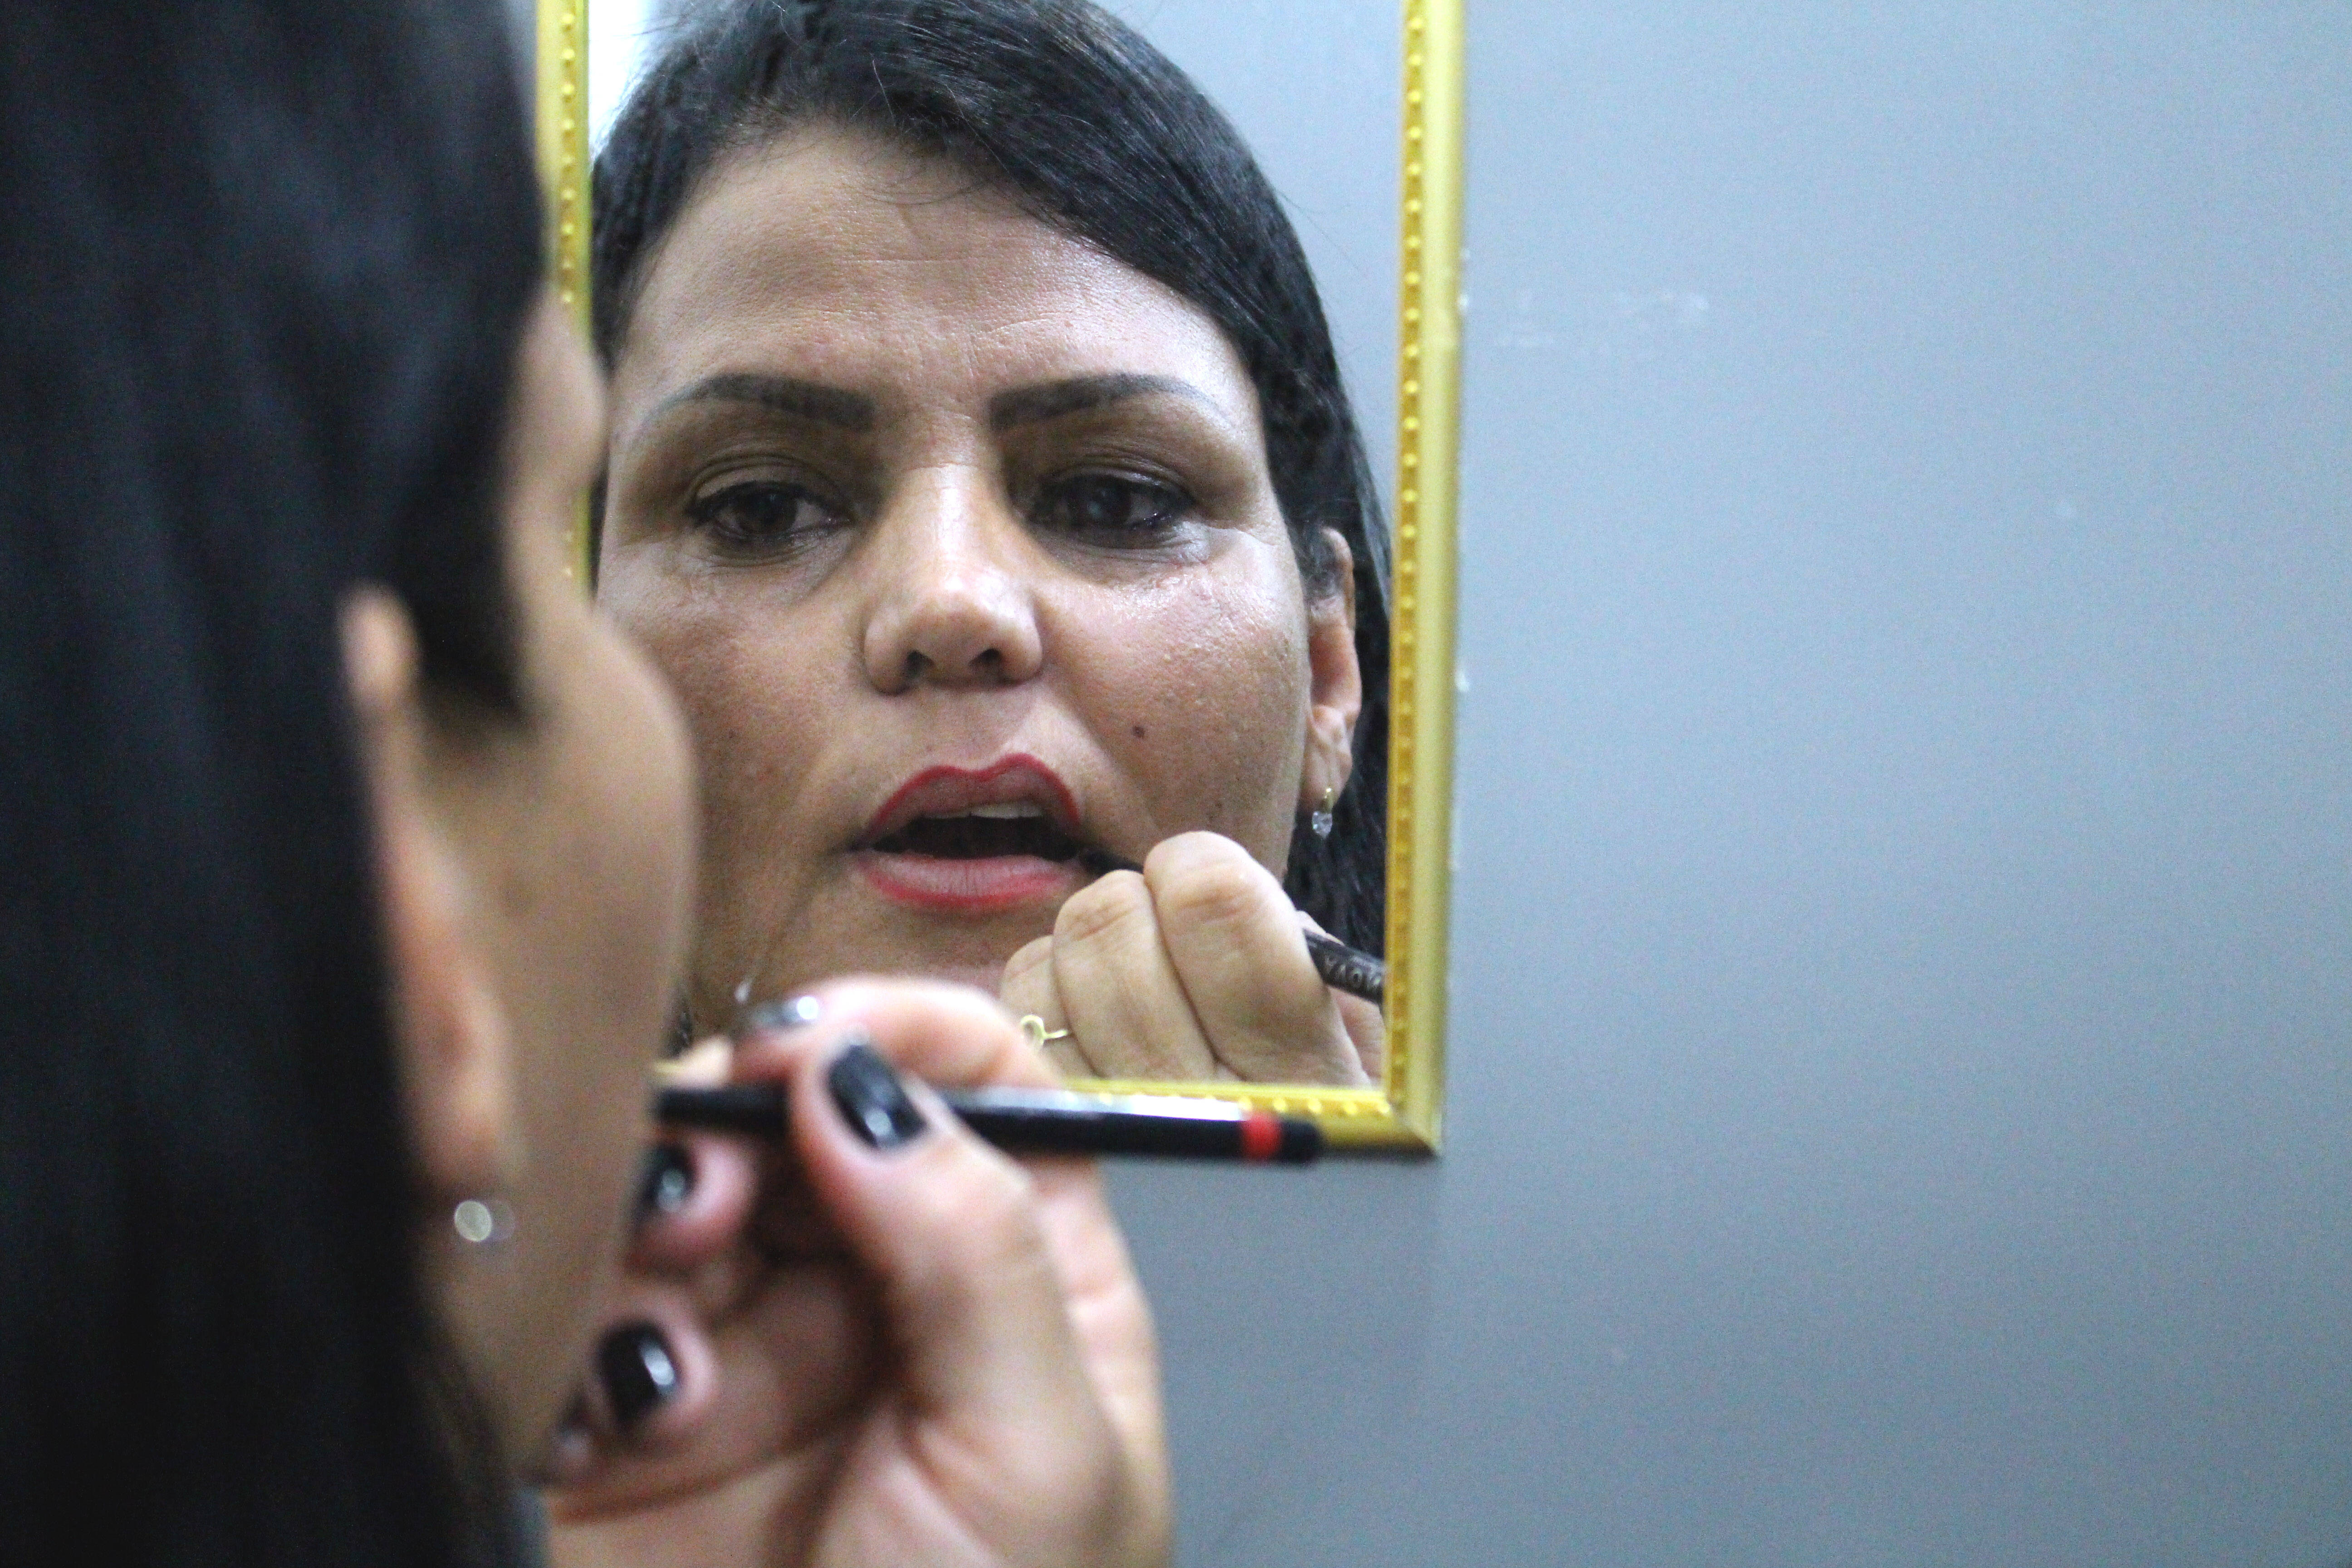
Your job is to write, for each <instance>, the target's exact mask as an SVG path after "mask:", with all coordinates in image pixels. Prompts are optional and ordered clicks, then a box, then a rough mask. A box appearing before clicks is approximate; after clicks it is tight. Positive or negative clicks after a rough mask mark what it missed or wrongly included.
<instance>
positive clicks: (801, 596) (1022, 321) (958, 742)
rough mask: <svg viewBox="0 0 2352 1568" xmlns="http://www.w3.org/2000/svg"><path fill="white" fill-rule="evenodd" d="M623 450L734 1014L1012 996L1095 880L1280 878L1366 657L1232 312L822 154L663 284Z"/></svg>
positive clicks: (631, 609)
mask: <svg viewBox="0 0 2352 1568" xmlns="http://www.w3.org/2000/svg"><path fill="white" fill-rule="evenodd" d="M613 428H614V443H613V452H612V460H611V468H610V472H609V490H608V497H607V502H606V509H607V510H606V514H605V524H604V546H603V551H604V553H603V559H602V563H601V570H602V586H601V589H600V593H601V595H602V596H603V598H604V602H605V603H606V605H608V606H609V607H610V609H611V610H612V612H613V613H614V615H615V616H618V618H619V619H620V621H621V623H622V624H623V625H624V626H626V627H627V628H628V629H629V630H631V631H632V632H634V633H635V635H636V636H637V637H639V638H640V639H641V640H642V641H643V643H644V645H645V646H646V647H647V648H648V649H649V650H650V651H651V652H652V654H653V656H654V658H655V659H656V662H657V663H658V664H659V665H661V666H662V668H664V669H665V670H666V671H667V673H668V675H669V676H670V678H671V679H672V681H673V682H674V683H675V685H676V687H677V690H678V692H679V695H680V696H681V698H682V699H683V700H684V702H685V705H686V708H687V711H688V721H689V723H690V725H691V727H692V729H693V731H694V733H695V739H696V742H697V744H698V752H699V755H700V759H701V763H702V776H703V789H704V807H705V809H704V821H705V841H704V847H705V859H704V877H703V883H702V887H703V893H702V908H701V911H700V912H701V925H700V935H699V941H700V952H699V955H698V959H697V961H696V963H695V965H694V970H695V973H694V980H693V991H692V996H691V1001H692V1005H693V1007H694V1011H695V1014H696V1016H697V1018H698V1019H699V1020H701V1021H702V1022H704V1023H705V1024H714V1023H716V1022H718V1021H719V1020H721V1019H723V1018H724V1017H725V1016H726V1015H727V1011H728V1009H729V1008H730V1006H731V1005H733V1003H734V1001H735V999H736V994H737V992H738V990H739V987H741V986H744V985H748V986H749V988H750V990H751V993H752V994H762V995H764V994H777V993H780V992H782V991H784V990H786V989H788V988H790V987H792V986H793V985H796V984H802V983H804V982H807V981H810V980H814V979H815V978H818V977H820V976H822V975H824V974H828V973H837V972H840V971H844V970H879V971H888V972H920V973H935V974H945V975H950V976H952V977H955V978H960V979H964V980H968V981H971V982H973V983H976V984H982V985H983V986H987V987H989V988H991V989H993V988H994V986H995V985H996V984H997V981H998V979H999V976H1000V974H1001V972H1002V970H1003V963H1004V961H1005V960H1006V958H1007V957H1009V956H1010V955H1011V954H1012V953H1013V951H1014V950H1015V949H1017V948H1018V947H1020V946H1021V945H1022V944H1023V943H1024V942H1027V941H1029V940H1030V939H1032V938H1034V937H1036V936H1038V935H1041V934H1043V933H1045V932H1047V931H1051V930H1052V929H1053V921H1054V915H1055V910H1057V909H1058V907H1059V906H1060V904H1061V902H1062V900H1064V899H1065V898H1066V897H1067V896H1068V895H1069V894H1070V893H1071V892H1072V891H1074V890H1075V889H1077V888H1078V887H1080V886H1082V885H1084V883H1085V882H1086V881H1087V880H1088V879H1090V877H1091V875H1092V874H1093V872H1092V871H1090V869H1089V868H1088V864H1087V856H1086V855H1085V854H1084V853H1083V852H1084V851H1088V850H1093V851H1100V852H1106V853H1108V854H1109V855H1112V856H1116V857H1119V858H1124V859H1128V860H1140V859H1141V858H1143V856H1144V854H1145V852H1146V851H1148V850H1149V849H1150V847H1152V846H1153V845H1154V844H1156V843H1158V842H1159V841H1160V840H1161V839H1163V838H1166V837H1171V836H1172V835H1174V834H1177V833H1180V832H1183V831H1186V830H1190V829H1195V828H1206V829H1210V830H1213V831H1214V832H1217V833H1220V834H1223V835H1224V836H1226V837H1229V838H1232V839H1234V841H1236V842H1237V843H1239V844H1240V845H1241V846H1242V847H1244V848H1245V849H1247V850H1248V851H1249V852H1250V854H1251V855H1252V856H1253V857H1255V858H1256V859H1258V860H1259V861H1260V862H1261V863H1262V864H1264V865H1265V866H1266V867H1268V868H1272V869H1273V870H1275V871H1276V873H1277V874H1279V872H1280V870H1281V868H1282V867H1283V864H1284V862H1285V859H1286V856H1287V854H1288V849H1289V841H1290V834H1291V830H1292V825H1293V823H1294V821H1295V820H1296V816H1297V812H1298V811H1299V809H1300V807H1301V805H1302V801H1301V797H1300V796H1301V787H1302V767H1303V765H1304V763H1305V759H1306V758H1307V755H1308V753H1309V752H1310V751H1311V749H1312V747H1313V745H1314V744H1315V742H1314V739H1313V736H1312V734H1311V727H1310V717H1311V706H1312V703H1313V700H1314V697H1315V691H1316V687H1317V683H1318V679H1324V678H1325V677H1326V676H1327V675H1328V674H1329V673H1331V672H1321V671H1318V668H1316V666H1317V665H1318V663H1319V662H1329V656H1328V648H1329V647H1334V646H1337V647H1342V648H1344V647H1345V638H1344V637H1340V638H1336V639H1335V638H1330V637H1325V638H1320V639H1317V638H1312V637H1310V636H1309V632H1310V621H1311V619H1312V617H1311V616H1310V607H1309V605H1308V603H1307V595H1306V591H1305V589H1304V587H1303V584H1302V580H1301V576H1300V573H1299V569H1298V566H1297V560H1296V557H1295V555H1294V553H1293V550H1292V546H1291V542H1290V540H1289V538H1288V535H1287V533H1286V530H1285V527H1284V523H1283V520H1282V516H1281V513H1280V510H1279V509H1278V507H1277V505H1276V500H1275V496H1274V490H1273V487H1272V483H1271V479H1270V477H1269V475H1268V472H1267V468H1266V460H1265V446H1264V442H1263V437H1262V435H1261V432H1260V428H1259V420H1258V408H1257V402H1256V397H1255V392H1254V389H1253V387H1252V385H1251V383H1250V379H1249V377H1248V374H1246V372H1245V371H1244V367H1243V365H1242V364H1241V363H1240V361H1239V359H1238V357H1237V356H1236V355H1235V353H1234V350H1233V348H1232V347H1231V345H1230V344H1229V342H1227V341H1226V339H1225V338H1224V336H1223V333H1222V332H1221V331H1219V330H1218V329H1217V327H1216V325H1215V323H1214V322H1213V321H1211V320H1210V318H1209V317H1208V316H1207V315H1205V314H1204V313H1203V312H1202V311H1201V310H1199V309H1197V308H1196V307H1194V306H1193V305H1192V304H1190V303H1189V302H1187V301H1186V300H1182V299H1181V298H1180V297H1179V296H1177V295H1176V294H1174V293H1173V292H1171V291H1170V290H1169V289H1165V288H1163V287H1162V286H1160V284H1158V283H1156V282H1154V281H1152V280H1151V279H1147V278H1145V277H1143V276H1141V275H1140V274H1139V273H1136V272H1134V271H1132V270H1130V269H1129V268H1126V267H1125V266H1123V265H1121V264H1119V263H1118V262H1116V261H1113V260H1111V259H1110V258H1108V257H1106V256H1104V255H1102V254H1101V253H1100V252H1098V251H1096V250H1094V249H1092V248H1090V247H1087V246H1086V245H1083V244H1081V243H1079V242H1077V241H1076V240H1074V239H1071V238H1069V237H1066V236H1065V235H1063V234H1061V233H1059V232H1058V231H1056V230H1055V229H1053V228H1050V227H1048V226H1045V224H1043V223H1040V222H1039V221H1037V220H1036V219H1034V218H1032V217H1030V216H1026V215H1024V213H1023V212H1021V211H1020V210H1019V208H1018V207H1017V206H1015V205H1013V203H1012V202H1011V201H1010V200H1009V199H1008V198H1006V197H1005V196H1004V195H1003V194H1002V193H1001V192H999V191H997V190H995V189H993V188H992V187H988V186H985V185H981V184H975V182H973V181H972V180H971V178H970V177H969V176H967V175H966V174H963V173H961V171H959V170H957V169H955V168H952V167H950V166H949V165H947V164H945V163H941V162H938V161H933V160H928V159H924V158H921V157H919V156H916V155H912V154H909V153H905V152H902V151H900V150H898V149H897V148H895V147H893V146H891V145H889V144H887V143H885V142H880V141H878V140H876V139H872V138H869V137H866V136H862V135H858V134H856V133H853V132H843V131H835V130H827V129H817V130H810V131H803V132H795V133H793V134H791V135H789V136H787V137H785V138H783V139H782V140H780V141H778V142H773V143H772V144H769V145H767V146H765V147H762V148H759V149H755V150H753V151H751V152H750V153H744V154H741V155H739V156H737V157H735V158H734V159H733V160H732V161H730V162H729V163H722V164H721V165H720V166H719V169H718V170H716V171H715V172H714V173H713V174H712V175H711V176H710V177H709V180H708V182H707V183H706V184H705V186H704V188H703V189H702V190H701V191H700V192H699V194H698V195H697V196H696V198H695V199H694V200H693V202H692V203H691V205H689V206H688V210H687V211H686V212H685V213H684V214H683V215H682V216H681V217H680V218H679V220H678V222H677V226H676V227H675V228H674V229H673V230H672V232H671V233H670V235H669V237H668V238H667V241H666V242H665V243H664V245H663V247H662V248H661V249H660V251H659V252H658V254H657V255H656V257H655V258H654V260H653V262H652V264H651V266H650V268H649V271H648V275H647V276H646V280H645V284H644V287H643V289H642V291H641V294H640V297H639V299H638V300H637V302H636V305H635V310H634V313H633V316H632V320H631V326H630V331H629V334H628V337H627V339H626V341H625V343H624V344H623V346H622V350H621V353H620V355H619V358H618V361H617V363H616V364H615V366H614V426H613ZM1318 650H1322V651H1318ZM1348 657H1349V658H1350V659H1352V654H1351V653H1350V654H1349V655H1348ZM1348 673H1349V677H1350V679H1352V673H1353V670H1352V664H1350V666H1349V672H1348Z"/></svg>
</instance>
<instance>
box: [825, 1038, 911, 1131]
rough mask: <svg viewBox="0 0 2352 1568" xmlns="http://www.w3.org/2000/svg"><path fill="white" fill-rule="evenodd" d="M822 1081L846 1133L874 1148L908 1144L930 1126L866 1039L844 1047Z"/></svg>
mask: <svg viewBox="0 0 2352 1568" xmlns="http://www.w3.org/2000/svg"><path fill="white" fill-rule="evenodd" d="M824 1082H825V1087H826V1088H827V1089H831V1090H833V1103H834V1105H835V1108H837V1109H838V1110H840V1112H841V1119H842V1120H843V1121H846V1122H848V1123H849V1130H850V1131H853V1132H855V1133H856V1134H857V1135H858V1136H859V1137H860V1138H863V1139H865V1140H866V1142H867V1143H869V1144H871V1145H873V1146H874V1147H875V1148H877V1149H896V1148H898V1146H899V1145H900V1144H902V1143H908V1142H913V1141H914V1140H915V1139H917V1138H919V1137H920V1136H921V1135H922V1134H923V1132H924V1131H925V1130H926V1129H927V1128H929V1125H930V1123H929V1122H927V1121H924V1120H923V1113H922V1112H921V1111H919V1110H916V1109H915V1102H914V1101H913V1100H909V1099H908V1098H907V1089H906V1086H905V1085H904V1084H901V1083H900V1082H899V1081H898V1074H897V1073H895V1072H892V1071H891V1070H890V1064H889V1063H888V1062H886V1061H884V1060H883V1059H882V1053H881V1052H879V1051H877V1050H876V1049H875V1048H874V1046H873V1043H872V1042H871V1041H869V1040H866V1039H864V1038H858V1039H853V1040H852V1041H851V1042H850V1043H849V1044H848V1045H847V1046H846V1047H844V1048H843V1050H842V1053H841V1055H839V1056H837V1057H835V1058H834V1060H833V1066H832V1067H830V1068H826V1069H825V1075H824Z"/></svg>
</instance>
